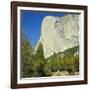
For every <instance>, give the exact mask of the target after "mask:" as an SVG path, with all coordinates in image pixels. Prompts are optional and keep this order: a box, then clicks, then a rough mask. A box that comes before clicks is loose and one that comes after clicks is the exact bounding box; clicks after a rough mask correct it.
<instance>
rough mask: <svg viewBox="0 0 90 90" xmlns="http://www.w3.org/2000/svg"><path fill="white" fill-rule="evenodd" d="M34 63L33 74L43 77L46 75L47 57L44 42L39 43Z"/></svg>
mask: <svg viewBox="0 0 90 90" xmlns="http://www.w3.org/2000/svg"><path fill="white" fill-rule="evenodd" d="M33 62H34V65H33V70H34V73H33V76H34V77H42V76H44V75H45V73H44V65H45V59H44V56H43V48H42V44H41V43H40V44H39V47H38V50H37V51H36V53H35V55H34V61H33Z"/></svg>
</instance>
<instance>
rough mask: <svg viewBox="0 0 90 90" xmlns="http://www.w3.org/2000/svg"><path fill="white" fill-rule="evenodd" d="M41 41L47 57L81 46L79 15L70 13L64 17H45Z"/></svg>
mask: <svg viewBox="0 0 90 90" xmlns="http://www.w3.org/2000/svg"><path fill="white" fill-rule="evenodd" d="M40 42H41V43H42V45H43V51H44V57H45V58H48V57H50V56H51V55H53V54H57V53H59V52H63V51H65V50H66V49H68V48H73V47H75V46H79V15H73V14H68V15H66V16H63V17H55V16H46V17H44V19H43V21H42V27H41V37H40V39H39V43H40ZM39 43H38V44H37V46H36V50H37V47H38V45H39Z"/></svg>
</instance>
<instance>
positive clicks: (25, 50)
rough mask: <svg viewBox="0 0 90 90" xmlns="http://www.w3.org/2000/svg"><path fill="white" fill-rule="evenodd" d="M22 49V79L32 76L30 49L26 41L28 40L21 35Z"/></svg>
mask: <svg viewBox="0 0 90 90" xmlns="http://www.w3.org/2000/svg"><path fill="white" fill-rule="evenodd" d="M21 43H22V47H21V55H22V77H30V76H32V66H33V59H32V51H33V49H32V47H31V45H30V43H29V41H28V39H27V38H26V37H25V36H24V35H22V40H21Z"/></svg>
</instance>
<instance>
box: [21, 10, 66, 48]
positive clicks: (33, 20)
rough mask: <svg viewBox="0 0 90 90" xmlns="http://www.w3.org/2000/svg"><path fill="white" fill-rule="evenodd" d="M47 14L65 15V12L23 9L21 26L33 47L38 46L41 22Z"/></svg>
mask: <svg viewBox="0 0 90 90" xmlns="http://www.w3.org/2000/svg"><path fill="white" fill-rule="evenodd" d="M45 16H64V13H54V12H53V13H50V12H39V11H30V10H21V28H22V31H23V33H25V36H26V37H27V38H28V40H29V41H30V43H31V45H32V47H35V46H36V44H37V42H38V40H39V38H40V35H41V23H42V21H43V18H44V17H45Z"/></svg>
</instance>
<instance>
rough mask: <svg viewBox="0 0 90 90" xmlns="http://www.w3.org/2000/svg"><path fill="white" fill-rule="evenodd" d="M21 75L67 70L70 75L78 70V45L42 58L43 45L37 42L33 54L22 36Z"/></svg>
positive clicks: (40, 74)
mask: <svg viewBox="0 0 90 90" xmlns="http://www.w3.org/2000/svg"><path fill="white" fill-rule="evenodd" d="M21 50H22V77H46V76H52V75H53V73H54V72H57V71H68V72H69V74H70V75H72V74H73V73H74V72H79V55H74V54H75V52H77V51H79V46H76V47H74V48H69V49H67V50H65V51H64V52H62V53H58V54H54V55H53V56H51V57H49V58H47V59H44V56H43V55H44V54H43V47H42V44H41V43H39V46H38V49H37V51H36V53H35V54H33V51H34V49H33V48H32V47H31V44H30V42H29V40H28V39H27V38H26V37H25V36H22V49H21Z"/></svg>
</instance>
